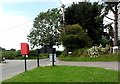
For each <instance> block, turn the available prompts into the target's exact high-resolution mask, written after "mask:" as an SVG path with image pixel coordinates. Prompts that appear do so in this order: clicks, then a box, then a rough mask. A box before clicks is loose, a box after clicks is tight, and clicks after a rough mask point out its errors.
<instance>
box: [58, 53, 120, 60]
mask: <svg viewBox="0 0 120 84" xmlns="http://www.w3.org/2000/svg"><path fill="white" fill-rule="evenodd" d="M118 56H120V54H106V55H101V56H99V57H88V56H87V57H85V56H80V57H73V56H66V57H65V56H61V57H59V60H62V61H84V62H89V61H102V62H104V61H105V62H111V61H113V62H114V61H120V59H119V58H118Z"/></svg>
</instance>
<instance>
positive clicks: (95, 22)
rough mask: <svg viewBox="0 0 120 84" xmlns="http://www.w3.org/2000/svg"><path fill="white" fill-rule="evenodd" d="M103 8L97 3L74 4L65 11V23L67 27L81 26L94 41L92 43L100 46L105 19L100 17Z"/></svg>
mask: <svg viewBox="0 0 120 84" xmlns="http://www.w3.org/2000/svg"><path fill="white" fill-rule="evenodd" d="M102 8H103V6H102V5H101V4H98V3H97V2H94V3H91V2H79V3H73V4H72V5H71V6H69V7H68V8H66V10H65V22H66V24H67V25H69V24H71V25H72V24H79V25H81V26H82V28H83V29H84V30H85V31H87V33H88V35H89V37H90V38H91V39H92V43H93V44H99V43H100V42H99V40H101V39H102V35H103V17H102V16H100V15H101V10H102Z"/></svg>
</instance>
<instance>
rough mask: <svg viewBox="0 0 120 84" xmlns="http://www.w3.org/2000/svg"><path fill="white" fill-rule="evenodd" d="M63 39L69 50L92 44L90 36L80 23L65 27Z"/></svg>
mask: <svg viewBox="0 0 120 84" xmlns="http://www.w3.org/2000/svg"><path fill="white" fill-rule="evenodd" d="M61 41H62V44H63V45H64V46H66V47H67V48H68V51H74V50H75V49H79V48H83V47H86V46H91V40H90V38H89V37H88V36H87V34H86V33H85V31H84V30H83V29H82V27H81V26H80V25H78V24H75V25H67V26H66V27H65V34H64V33H63V34H62V35H61Z"/></svg>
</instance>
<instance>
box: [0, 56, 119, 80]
mask: <svg viewBox="0 0 120 84" xmlns="http://www.w3.org/2000/svg"><path fill="white" fill-rule="evenodd" d="M119 64H120V63H118V62H66V61H59V60H57V62H56V65H70V66H89V67H102V68H105V69H111V70H118V65H119ZM50 65H51V63H50V60H49V59H48V58H47V59H42V60H40V66H50ZM35 67H37V61H36V60H27V69H28V70H31V69H33V68H35ZM22 72H24V60H7V63H6V64H0V80H5V79H8V78H10V77H12V76H15V75H16V74H19V73H22ZM1 74H2V75H1Z"/></svg>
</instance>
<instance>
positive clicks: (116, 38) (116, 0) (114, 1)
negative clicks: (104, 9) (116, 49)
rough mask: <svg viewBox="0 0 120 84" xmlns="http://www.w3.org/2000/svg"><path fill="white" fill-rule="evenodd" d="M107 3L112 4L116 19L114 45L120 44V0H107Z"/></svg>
mask: <svg viewBox="0 0 120 84" xmlns="http://www.w3.org/2000/svg"><path fill="white" fill-rule="evenodd" d="M105 3H106V4H108V5H110V10H111V11H112V12H113V14H114V17H115V20H114V28H115V33H114V42H113V45H114V46H118V8H117V6H118V4H119V1H118V0H107V1H106V2H105ZM112 5H113V6H112ZM113 7H114V9H113Z"/></svg>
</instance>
